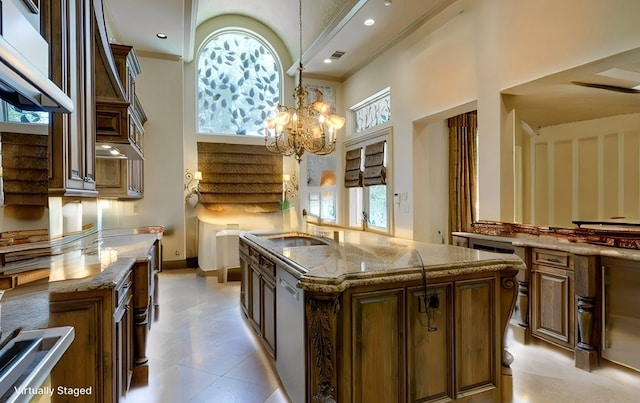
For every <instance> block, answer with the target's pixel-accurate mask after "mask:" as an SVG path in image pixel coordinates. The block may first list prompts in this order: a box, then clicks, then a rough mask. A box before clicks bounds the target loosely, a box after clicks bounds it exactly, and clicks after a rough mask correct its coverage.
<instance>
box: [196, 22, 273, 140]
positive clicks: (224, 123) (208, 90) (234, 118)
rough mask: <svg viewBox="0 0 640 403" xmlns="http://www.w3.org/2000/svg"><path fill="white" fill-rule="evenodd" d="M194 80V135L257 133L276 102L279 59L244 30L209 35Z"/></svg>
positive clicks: (261, 42) (259, 132) (262, 128)
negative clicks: (195, 98)
mask: <svg viewBox="0 0 640 403" xmlns="http://www.w3.org/2000/svg"><path fill="white" fill-rule="evenodd" d="M197 81H198V84H197V86H198V111H197V119H198V122H197V131H198V133H211V134H213V133H215V134H238V135H254V136H256V135H262V134H263V130H264V121H265V119H266V118H267V116H268V114H269V112H272V111H273V110H275V107H276V105H278V103H279V102H280V89H281V85H280V83H281V68H280V61H279V60H278V58H277V57H276V55H275V52H274V51H273V50H272V49H271V47H269V46H268V45H267V44H266V43H265V42H264V41H263V40H261V39H259V38H258V37H256V36H254V35H252V34H250V33H248V32H244V31H238V30H236V31H224V32H221V33H218V34H215V35H213V36H212V37H211V39H209V41H207V42H206V43H205V44H204V46H203V47H202V50H201V51H200V55H199V56H198V71H197Z"/></svg>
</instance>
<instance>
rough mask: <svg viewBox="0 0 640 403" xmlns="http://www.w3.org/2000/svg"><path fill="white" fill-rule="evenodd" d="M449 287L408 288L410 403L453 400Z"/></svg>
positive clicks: (451, 327) (448, 285)
mask: <svg viewBox="0 0 640 403" xmlns="http://www.w3.org/2000/svg"><path fill="white" fill-rule="evenodd" d="M451 287H452V285H451V284H450V283H449V284H439V285H430V286H428V288H427V301H431V302H430V306H429V308H425V305H424V290H423V288H422V287H411V288H409V289H408V298H407V322H408V329H409V333H408V335H407V375H408V377H409V379H407V386H408V395H409V401H410V402H423V401H428V400H433V399H454V392H453V377H454V373H453V345H452V344H451V343H450V342H449V340H452V339H453V333H452V332H453V311H452V306H453V304H452V303H451Z"/></svg>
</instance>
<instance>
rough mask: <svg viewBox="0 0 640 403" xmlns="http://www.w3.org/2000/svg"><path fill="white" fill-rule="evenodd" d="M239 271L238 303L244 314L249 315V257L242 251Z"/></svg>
mask: <svg viewBox="0 0 640 403" xmlns="http://www.w3.org/2000/svg"><path fill="white" fill-rule="evenodd" d="M240 272H241V274H242V277H241V279H240V305H241V306H242V310H243V311H244V313H245V315H247V316H248V315H249V304H250V303H251V301H250V296H251V292H250V289H251V286H250V280H251V269H249V257H248V256H246V255H245V254H243V253H240Z"/></svg>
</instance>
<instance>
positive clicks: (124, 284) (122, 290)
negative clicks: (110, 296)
mask: <svg viewBox="0 0 640 403" xmlns="http://www.w3.org/2000/svg"><path fill="white" fill-rule="evenodd" d="M132 278H133V277H132V273H131V271H129V273H128V274H127V276H126V277H125V278H124V279H123V280H122V281H121V282H120V283H119V284H118V285H117V286H116V289H115V292H116V301H117V302H116V305H120V304H121V303H122V301H124V300H125V299H126V298H127V294H129V293H130V290H131V285H132V284H133V279H132Z"/></svg>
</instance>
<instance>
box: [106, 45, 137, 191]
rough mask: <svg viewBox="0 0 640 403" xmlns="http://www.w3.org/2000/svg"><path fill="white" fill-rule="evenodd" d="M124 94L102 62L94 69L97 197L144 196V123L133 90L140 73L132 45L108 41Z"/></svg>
mask: <svg viewBox="0 0 640 403" xmlns="http://www.w3.org/2000/svg"><path fill="white" fill-rule="evenodd" d="M110 51H111V53H112V54H113V59H114V63H115V69H116V71H117V76H118V78H119V80H120V82H121V83H122V86H123V89H124V94H123V96H122V97H121V96H119V95H118V93H117V91H114V90H113V88H112V85H111V82H110V80H109V77H108V76H107V74H106V71H107V69H106V67H105V66H98V68H97V70H96V143H97V148H96V150H97V151H96V153H97V155H96V182H97V189H98V191H99V193H100V197H106V198H117V199H135V198H142V197H143V196H144V148H143V147H144V128H143V126H144V123H145V122H146V120H147V117H146V115H145V113H144V110H143V109H142V105H141V103H140V101H139V99H138V97H137V95H136V92H135V81H136V77H137V76H138V75H139V74H140V73H141V69H140V63H139V61H138V57H137V55H136V52H135V49H134V48H133V47H131V46H126V45H117V44H111V46H110Z"/></svg>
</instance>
